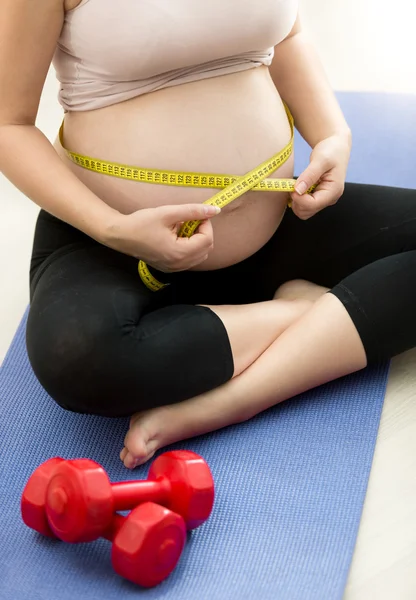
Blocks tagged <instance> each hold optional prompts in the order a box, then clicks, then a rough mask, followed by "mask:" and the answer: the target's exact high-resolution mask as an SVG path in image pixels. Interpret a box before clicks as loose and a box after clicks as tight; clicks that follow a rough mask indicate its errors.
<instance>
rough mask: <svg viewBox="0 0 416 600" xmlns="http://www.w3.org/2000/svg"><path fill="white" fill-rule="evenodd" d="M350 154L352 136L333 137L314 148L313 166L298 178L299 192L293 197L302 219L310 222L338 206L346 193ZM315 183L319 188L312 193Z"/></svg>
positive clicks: (297, 212)
mask: <svg viewBox="0 0 416 600" xmlns="http://www.w3.org/2000/svg"><path fill="white" fill-rule="evenodd" d="M350 152H351V137H350V135H349V134H345V135H342V134H336V135H332V136H331V137H328V138H325V139H324V140H322V141H321V142H319V143H318V144H317V145H316V146H315V147H314V149H313V151H312V154H311V157H310V163H309V166H308V167H307V168H306V169H305V171H303V173H302V174H301V175H300V176H299V177H298V179H297V182H296V186H295V190H296V191H295V192H293V193H292V194H291V200H292V204H291V206H292V210H293V212H294V213H295V215H296V216H297V217H299V219H302V220H306V219H309V218H310V217H312V216H313V215H315V214H316V213H317V212H319V211H320V210H322V209H323V208H326V207H327V206H331V205H332V204H336V202H337V201H338V200H339V198H340V197H341V196H342V194H343V192H344V185H345V178H346V175H347V167H348V162H349V158H350ZM314 184H318V185H317V187H316V188H315V190H314V191H313V192H312V193H310V194H308V193H307V190H308V189H309V188H310V187H311V186H312V185H314Z"/></svg>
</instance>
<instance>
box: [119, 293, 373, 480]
mask: <svg viewBox="0 0 416 600" xmlns="http://www.w3.org/2000/svg"><path fill="white" fill-rule="evenodd" d="M326 291H327V290H326V288H322V287H319V286H315V285H314V284H311V283H308V282H301V281H293V282H289V283H287V284H285V285H284V286H282V287H281V288H279V290H277V292H276V294H275V301H274V302H273V301H272V302H266V303H259V304H254V305H247V306H244V307H221V306H218V307H217V306H216V307H211V308H212V310H214V311H215V312H216V313H217V314H218V316H220V318H221V319H222V320H223V322H224V325H225V326H226V328H227V331H228V333H229V337H230V341H231V346H232V349H233V356H234V361H235V365H236V370H235V373H234V377H233V379H231V380H230V381H229V382H227V383H226V384H224V385H222V386H221V387H219V388H217V389H214V390H212V391H210V392H208V393H205V394H202V395H200V396H198V397H196V398H191V399H189V400H186V401H184V402H181V403H179V404H173V405H167V406H163V407H160V408H156V409H152V410H149V411H145V412H141V413H136V414H135V415H133V417H132V418H131V423H130V429H129V431H128V433H127V435H126V438H125V448H124V449H123V450H122V452H121V454H120V458H121V460H122V461H123V462H124V464H125V466H126V467H127V468H134V467H135V466H137V465H139V464H142V463H144V462H146V461H147V460H149V459H150V458H151V457H152V456H153V454H154V453H155V452H156V451H157V450H158V449H160V448H162V447H163V446H166V445H167V444H171V443H173V442H177V441H180V440H182V439H186V438H190V437H194V436H196V435H202V434H204V433H208V432H210V431H214V430H216V429H220V428H222V427H226V426H228V425H232V424H235V423H239V422H242V421H245V420H247V419H250V418H252V417H253V416H255V415H256V414H258V413H259V412H262V411H264V410H266V409H267V408H270V407H271V406H273V405H275V404H277V403H279V402H282V401H283V400H286V399H288V398H291V397H293V396H295V395H297V394H299V393H301V392H304V391H306V390H308V389H311V388H313V387H316V386H318V385H321V384H323V383H326V382H328V381H331V380H333V379H336V378H338V377H341V376H343V375H347V374H348V373H352V372H354V371H357V370H360V369H362V368H364V367H365V366H366V364H367V359H366V355H365V351H364V348H363V345H362V343H361V340H360V337H359V335H358V333H357V331H356V329H355V327H354V324H353V322H352V321H351V318H350V316H349V315H348V313H347V311H346V310H345V308H344V306H343V305H342V303H341V302H340V301H339V300H338V298H336V297H335V296H334V295H332V294H327V293H326ZM291 303H293V307H292V309H290V304H291ZM266 305H267V315H265V312H264V311H265V308H266ZM273 305H274V306H273ZM273 307H274V310H275V315H274V320H272V310H273ZM238 311H239V312H238ZM244 311H250V312H251V315H250V322H251V323H253V322H256V319H254V317H255V315H254V313H255V312H257V317H258V319H257V320H258V321H259V322H263V323H264V326H263V327H262V328H259V329H258V330H257V332H256V340H255V342H256V343H254V340H253V331H252V326H250V328H249V329H248V328H247V321H248V319H247V318H244V316H246V317H247V316H248V315H247V312H246V315H244ZM253 319H254V321H253ZM264 319H265V320H264ZM238 324H239V326H238ZM253 352H254V354H255V356H253Z"/></svg>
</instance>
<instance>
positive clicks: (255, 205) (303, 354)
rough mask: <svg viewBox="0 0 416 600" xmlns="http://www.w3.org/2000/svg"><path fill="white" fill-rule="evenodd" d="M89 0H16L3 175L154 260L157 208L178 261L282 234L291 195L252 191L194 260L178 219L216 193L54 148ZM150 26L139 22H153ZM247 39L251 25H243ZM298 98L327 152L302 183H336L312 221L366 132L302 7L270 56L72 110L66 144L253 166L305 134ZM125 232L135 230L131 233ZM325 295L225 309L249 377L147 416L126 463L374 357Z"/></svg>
mask: <svg viewBox="0 0 416 600" xmlns="http://www.w3.org/2000/svg"><path fill="white" fill-rule="evenodd" d="M79 2H80V0H44V1H43V2H41V3H36V2H32V1H30V0H4V2H2V3H0V39H1V40H2V44H1V51H0V89H2V90H5V91H6V92H5V93H4V94H3V95H2V100H1V102H0V169H1V171H2V172H3V174H5V175H6V177H8V179H10V181H12V182H13V183H14V184H15V185H16V187H18V188H19V189H20V190H21V191H22V192H23V193H25V194H26V195H27V196H28V198H31V199H32V200H33V201H34V202H36V203H37V204H38V205H39V206H40V207H42V208H43V209H44V210H46V211H48V212H50V213H51V214H53V215H55V216H57V217H58V218H60V219H61V220H63V221H64V222H67V223H69V224H71V225H72V226H73V227H75V228H77V229H79V230H81V231H83V232H84V233H86V234H87V235H89V236H91V237H92V238H93V239H95V240H97V241H99V242H100V243H102V244H104V245H107V246H109V247H111V248H113V249H116V250H118V251H119V252H124V253H125V254H129V255H131V256H134V257H136V258H137V257H144V258H146V256H145V255H143V252H145V251H146V248H147V247H146V243H147V241H146V240H147V238H146V239H145V237H146V234H147V235H148V232H149V231H152V232H154V231H155V228H154V227H147V228H146V227H144V226H143V225H141V224H142V223H143V219H145V218H147V219H150V220H151V217H150V216H149V213H151V215H153V217H152V218H153V225H155V227H156V229H157V227H158V228H159V229H158V230H159V232H160V239H161V242H160V244H155V249H154V248H151V250H152V252H153V251H154V253H155V256H153V258H152V260H153V261H154V262H156V263H157V264H158V262H159V263H160V262H161V261H162V262H163V261H167V262H166V268H165V271H177V270H186V269H188V268H189V269H190V268H194V269H195V268H196V269H199V270H211V269H218V268H223V267H226V266H229V265H232V264H235V263H237V262H239V261H242V260H243V259H245V258H246V257H248V256H250V255H252V254H253V253H255V252H256V251H257V250H259V249H260V248H261V247H263V246H264V244H265V243H266V242H267V241H268V240H269V239H270V237H271V236H272V235H274V234H275V232H276V231H277V230H278V227H279V225H280V222H281V220H282V218H283V215H284V212H285V210H286V207H287V202H288V199H289V197H288V195H287V194H282V193H261V192H248V193H246V194H244V196H243V197H241V198H239V199H237V200H236V201H235V202H233V203H231V204H230V205H229V206H227V207H226V208H224V210H223V211H222V212H221V214H219V215H218V216H216V217H215V218H213V219H212V220H206V221H205V222H204V227H205V238H206V241H207V243H209V245H207V246H206V252H207V255H205V254H204V255H201V260H199V258H198V260H197V261H194V260H193V259H194V258H195V257H194V256H193V255H192V252H193V250H192V248H194V247H195V244H192V243H191V242H190V243H189V244H188V246H187V248H188V249H187V251H186V252H184V254H186V256H185V258H186V260H184V258H183V256H180V257H179V258H177V255H176V254H175V252H172V253H171V254H169V252H168V250H172V245H173V246H174V245H175V244H177V238H175V236H173V238H174V241H172V239H171V238H172V231H175V230H176V225H177V223H179V222H182V221H183V220H188V218H192V219H195V218H197V217H196V216H194V213H193V212H192V211H191V208H192V207H193V209H194V208H195V206H196V207H197V209H198V211H199V210H201V207H200V205H201V203H202V202H204V201H205V200H207V199H208V198H209V197H210V196H211V195H212V194H213V191H212V190H209V189H196V188H179V187H170V186H158V185H148V184H146V183H138V182H133V181H123V180H121V179H117V178H112V177H107V176H105V175H99V174H97V173H91V172H89V171H86V170H84V169H82V168H80V167H78V166H76V165H74V164H72V163H71V162H70V161H69V160H68V158H67V157H66V154H65V150H64V149H63V148H62V146H61V145H60V143H59V140H57V141H56V142H55V144H54V147H52V145H51V144H50V142H49V140H48V139H47V138H46V136H44V135H43V134H42V132H40V131H39V130H38V129H37V127H36V116H37V111H38V106H39V100H40V96H41V92H42V88H43V84H44V81H45V77H46V74H47V72H48V70H49V68H50V64H51V60H52V57H53V56H54V54H55V52H56V48H57V43H58V41H59V37H60V34H61V31H62V28H63V26H64V17H65V11H68V10H71V9H74V8H76V7H77V6H78V4H79ZM133 5H134V4H133ZM136 8H137V7H136ZM81 10H82V9H81ZM73 15H74V19H75V21H76V20H77V19H79V18H82V12H81V11H80V12H78V13H73ZM80 15H81V17H80ZM258 19H259V23H262V26H264V27H265V28H267V27H268V25H269V23H268V21H269V20H270V17H269V15H268V14H267V11H266V13H264V11H262V12H261V11H260V12H259V14H258ZM141 25H142V24H141V23H140V20H139V19H138V22H137V26H138V27H139V26H141ZM115 26H116V25H115ZM144 26H146V24H144ZM288 27H289V24H288ZM234 35H235V36H238V35H239V32H238V30H237V31H235V32H234ZM113 37H114V40H113V41H114V43H115V42H117V43H120V44H122V43H123V40H122V32H121V31H119V32H118V31H114V33H113ZM235 41H236V42H238V43H240V40H238V39H236V40H235ZM10 56H13V61H10V58H9V57H10ZM176 66H177V67H178V68H179V67H181V66H183V65H176ZM282 98H284V99H285V102H286V103H287V104H288V105H289V106H290V108H291V111H292V113H293V115H294V118H295V121H296V126H297V129H298V130H299V132H300V134H301V135H302V136H303V137H304V139H305V140H306V141H307V142H308V143H309V144H310V146H311V147H312V148H314V152H313V155H314V158H313V159H311V160H312V162H311V169H310V172H309V175H308V178H307V179H308V182H307V181H303V182H302V183H303V184H305V185H306V187H305V189H307V188H308V187H309V185H310V184H311V183H316V182H318V181H319V180H321V177H323V183H322V185H324V184H325V185H324V188H323V189H321V190H320V192H319V191H317V192H316V194H315V197H311V196H309V195H308V194H304V195H303V196H301V197H299V198H297V197H296V194H294V195H292V199H293V200H294V204H293V211H294V213H295V214H296V215H297V216H298V217H299V218H309V217H310V216H312V214H315V213H316V211H317V210H318V209H319V210H320V209H323V208H324V207H325V206H329V205H330V204H331V203H333V202H335V201H336V200H337V198H339V197H340V195H341V193H342V188H343V183H344V180H345V171H346V165H347V162H348V160H347V159H348V156H349V146H350V143H349V138H350V136H349V130H348V127H347V124H346V123H345V119H344V118H343V115H342V112H341V110H340V108H339V106H338V103H337V101H336V98H335V96H334V94H333V93H332V90H331V89H330V86H329V82H328V81H327V80H326V79H325V76H324V73H323V70H322V68H321V65H320V64H319V60H318V58H317V56H316V55H315V54H314V53H313V51H312V49H311V47H310V45H309V44H307V43H306V42H305V40H304V39H303V36H302V35H301V27H300V22H299V19H297V20H296V22H295V24H294V25H293V28H292V30H291V31H290V32H288V35H287V37H286V38H285V39H284V40H283V41H280V42H279V43H277V45H276V46H275V52H274V59H273V63H272V64H271V66H270V67H266V66H261V67H256V68H252V69H249V70H247V71H241V72H237V73H233V74H229V75H223V76H219V77H212V78H211V77H210V78H208V79H202V80H200V81H194V82H192V83H185V84H182V85H178V86H173V87H168V88H165V89H160V90H157V91H154V92H151V93H148V94H143V95H140V96H138V97H135V98H133V99H131V100H126V101H125V102H120V103H118V104H117V103H116V104H113V105H111V102H110V105H109V106H104V107H102V108H99V109H96V110H86V111H76V110H75V111H69V112H68V113H67V114H66V115H65V134H64V144H65V146H66V147H67V148H68V149H70V150H73V151H75V152H77V153H79V154H84V155H89V156H92V157H96V158H100V159H103V160H107V161H113V162H118V163H126V164H130V165H137V166H143V167H148V168H158V169H164V170H175V171H199V172H210V173H224V174H235V175H240V174H244V173H246V172H248V171H250V170H251V169H252V168H253V167H254V166H255V165H259V164H260V163H262V162H263V161H264V160H267V159H269V158H270V157H271V156H272V155H274V154H275V153H276V152H278V151H279V150H280V149H282V148H283V147H284V146H285V145H286V144H287V142H288V141H289V137H290V128H289V123H288V119H287V115H286V112H285V109H284V105H283V102H282ZM33 157H36V160H35V161H34V160H33ZM293 165H294V160H293V156H291V157H290V160H288V161H287V162H286V163H285V164H284V165H283V166H281V167H280V169H278V170H277V171H276V172H275V173H273V175H272V176H273V177H279V178H280V177H282V178H288V177H289V178H290V177H292V176H293ZM325 176H326V179H325ZM311 178H312V179H313V181H312V180H311ZM300 193H302V190H300ZM293 196H295V198H293ZM305 197H306V198H305ZM302 202H303V208H302ZM179 205H181V206H179ZM183 205H189V209H188V208H186V207H185V208H186V210H187V211H188V212H189V215H190V216H189V217H185V216H184V215H183V209H184V207H183ZM191 205H192V206H191ZM166 206H168V209H169V210H170V211H171V210H172V209H175V210H177V209H181V210H180V211H179V212H180V218H179V217H178V218H176V220H174V221H173V222H172V223H171V222H169V223H168V224H166V223H165V220H163V219H162V217H160V214H161V213H160V207H166ZM142 209H158V210H154V211H153V210H150V211H148V210H142ZM174 212H175V211H174ZM143 214H145V217H143ZM175 214H176V213H175ZM178 214H179V213H178ZM203 214H204V213H203ZM146 215H147V217H146ZM154 215H159V216H154ZM198 215H199V212H198ZM201 218H202V217H201ZM164 219H165V217H164ZM211 223H212V225H211ZM114 230H116V232H117V236H118V238H120V239H117V244H116V245H114V239H113V237H112V235H113V234H112V232H114ZM212 233H213V235H212ZM197 235H198V234H197ZM197 235H195V236H194V237H193V239H194V240H195V238H197ZM211 238H212V240H214V241H213V242H212V241H211ZM149 239H150V238H149ZM144 240H145V241H144ZM152 240H153V238H152V239H151V240H150V241H149V244H150V246H151V244H152ZM162 242H163V243H162ZM204 248H205V246H204ZM197 250H198V252H199V251H200V248H199V249H197ZM149 252H150V251H149ZM187 253H188V254H187ZM150 254H152V253H150ZM156 255H157V256H156ZM195 256H196V255H195ZM166 257H167V258H166ZM198 257H199V254H198ZM201 261H202V262H201ZM148 262H149V264H152V263H151V262H150V261H148ZM276 268H278V265H277V266H276ZM162 270H163V269H162ZM324 292H325V290H322V289H317V288H316V286H313V284H307V283H300V282H296V283H291V284H286V285H285V286H283V288H281V289H280V290H278V292H277V295H276V297H275V299H274V300H273V301H270V302H266V303H259V304H255V305H251V306H235V307H233V306H215V307H214V306H212V307H210V308H211V309H212V310H213V311H215V312H216V313H217V314H218V316H219V317H220V318H221V319H222V320H223V322H224V325H225V327H226V329H227V332H228V335H229V338H230V342H231V347H232V352H233V358H234V365H235V372H234V377H233V378H232V379H231V381H229V382H228V383H227V384H225V385H223V386H221V387H220V388H217V389H215V390H212V391H211V392H209V393H207V394H204V395H201V396H199V397H197V398H192V399H190V400H187V401H185V402H182V403H180V404H176V405H172V406H166V407H164V408H160V409H157V410H152V411H149V412H146V413H138V414H137V415H135V416H134V417H133V418H132V425H131V428H130V431H129V433H128V434H127V437H126V449H125V450H124V451H123V452H122V460H124V463H125V464H126V466H128V467H133V466H134V465H135V464H139V463H142V462H145V461H146V460H148V458H150V456H151V455H152V454H153V453H154V452H155V451H156V449H157V448H161V447H163V446H165V445H166V444H168V443H170V442H174V441H177V440H181V439H185V438H188V437H190V436H194V435H198V434H201V433H204V432H208V431H212V430H214V429H218V428H221V427H225V426H227V425H229V424H231V423H238V422H241V421H243V420H246V419H249V418H251V417H252V416H253V415H255V414H257V413H258V412H260V411H263V410H265V409H267V408H268V407H270V406H272V405H274V404H276V403H278V402H281V401H283V400H285V399H287V398H290V397H292V396H293V395H295V394H298V393H299V392H302V391H304V390H306V389H309V388H311V387H314V386H316V385H319V384H321V383H324V382H326V381H329V380H331V379H335V378H337V377H340V376H342V375H345V374H347V373H350V372H352V371H354V370H358V369H361V368H363V367H364V366H365V365H366V357H365V353H364V349H363V347H362V344H361V341H360V339H359V336H358V333H357V332H356V330H355V328H354V326H353V324H352V322H351V320H350V318H349V316H348V314H347V312H346V310H345V309H344V307H343V306H342V305H341V303H340V302H339V301H338V300H337V299H336V298H335V297H334V296H333V295H331V294H325V293H324ZM139 402H140V399H139V398H138V404H139Z"/></svg>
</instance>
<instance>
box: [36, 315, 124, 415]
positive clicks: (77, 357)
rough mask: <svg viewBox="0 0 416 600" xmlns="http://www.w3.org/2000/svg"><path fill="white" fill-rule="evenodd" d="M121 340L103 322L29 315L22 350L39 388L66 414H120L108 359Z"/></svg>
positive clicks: (94, 319) (93, 318)
mask: <svg viewBox="0 0 416 600" xmlns="http://www.w3.org/2000/svg"><path fill="white" fill-rule="evenodd" d="M119 337H121V333H117V332H116V331H115V330H114V329H112V328H111V327H109V325H108V323H106V322H105V320H104V319H100V318H99V317H94V316H92V315H89V317H88V318H87V317H76V316H73V317H71V316H70V315H66V316H62V318H59V319H58V318H57V316H56V315H55V318H53V319H51V318H50V314H49V318H48V319H46V318H43V317H42V315H41V314H39V313H38V314H33V313H32V312H31V313H29V318H28V323H27V330H26V346H27V353H28V357H29V361H30V364H31V366H32V369H33V371H34V373H35V375H36V377H37V379H38V380H39V382H40V384H41V385H42V387H43V388H44V389H45V390H46V392H47V393H48V394H49V395H50V396H51V397H52V399H53V400H55V402H57V404H59V405H60V406H61V407H62V408H64V409H66V410H70V411H73V412H79V413H88V414H96V415H105V416H124V415H121V414H119V407H120V405H119V403H118V402H117V397H115V389H114V387H115V386H114V385H111V383H112V382H111V381H110V376H111V368H110V364H109V363H110V362H111V359H110V356H111V357H112V358H114V350H116V349H118V348H119V339H118V338H119Z"/></svg>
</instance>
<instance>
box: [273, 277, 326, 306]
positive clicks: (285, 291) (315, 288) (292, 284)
mask: <svg viewBox="0 0 416 600" xmlns="http://www.w3.org/2000/svg"><path fill="white" fill-rule="evenodd" d="M328 290H329V288H326V287H323V286H321V285H317V284H316V283H312V282H311V281H306V280H305V279H292V280H291V281H287V282H286V283H284V284H283V285H281V286H280V287H279V288H278V289H277V291H276V293H275V295H274V299H275V300H278V299H281V300H309V301H310V302H316V301H317V300H319V298H320V297H321V296H323V295H324V294H326V292H327V291H328Z"/></svg>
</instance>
